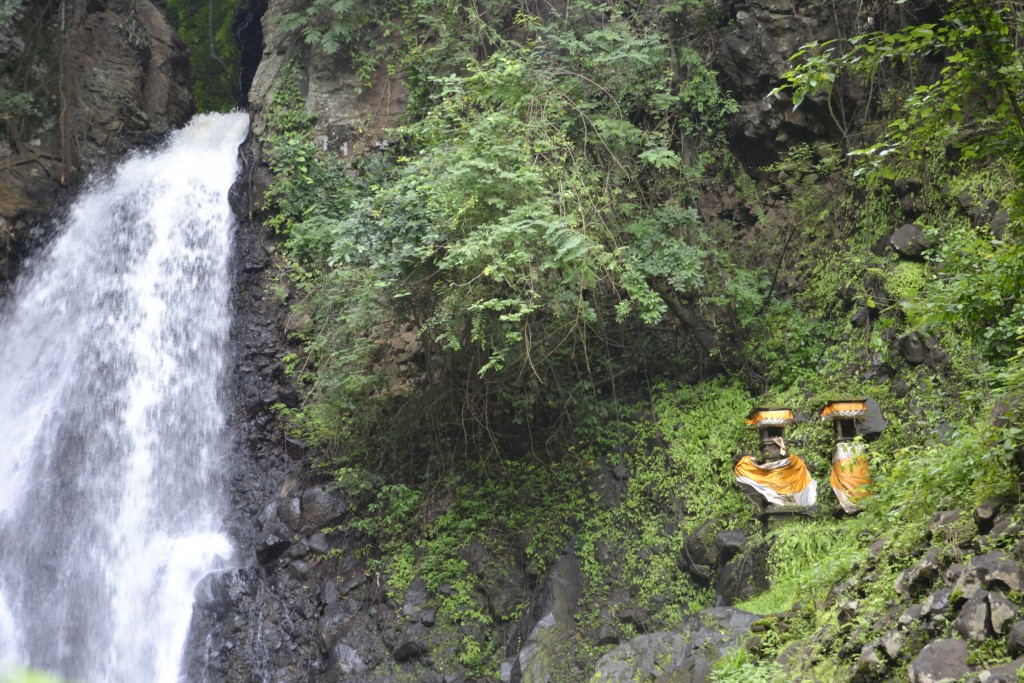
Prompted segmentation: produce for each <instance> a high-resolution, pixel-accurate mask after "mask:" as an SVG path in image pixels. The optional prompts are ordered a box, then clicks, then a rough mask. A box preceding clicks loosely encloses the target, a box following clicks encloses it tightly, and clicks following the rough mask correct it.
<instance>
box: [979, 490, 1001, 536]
mask: <svg viewBox="0 0 1024 683" xmlns="http://www.w3.org/2000/svg"><path fill="white" fill-rule="evenodd" d="M1005 505H1006V501H1005V500H1003V499H1002V498H992V499H990V500H986V501H985V502H984V503H982V504H981V505H979V506H978V507H976V508H974V515H973V516H974V523H975V525H977V527H978V533H979V534H987V533H988V532H989V531H991V530H992V526H993V525H994V524H995V519H996V515H998V514H999V511H1000V510H1002V509H1003V507H1004V506H1005Z"/></svg>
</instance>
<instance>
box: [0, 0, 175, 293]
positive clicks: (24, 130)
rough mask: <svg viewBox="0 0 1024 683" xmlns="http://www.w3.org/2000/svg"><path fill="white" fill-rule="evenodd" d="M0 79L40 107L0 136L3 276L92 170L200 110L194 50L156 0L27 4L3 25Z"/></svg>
mask: <svg viewBox="0 0 1024 683" xmlns="http://www.w3.org/2000/svg"><path fill="white" fill-rule="evenodd" d="M0 61H3V62H5V63H6V64H8V65H10V66H9V67H8V68H6V69H5V70H4V71H3V72H0V82H2V84H3V85H4V86H6V87H8V88H9V89H10V90H11V91H14V92H20V91H23V90H29V91H31V92H32V94H33V96H34V101H35V105H36V109H37V110H38V115H34V116H29V117H15V118H12V119H9V120H8V121H6V122H5V123H6V126H7V135H6V136H4V138H3V139H2V140H0V188H2V189H0V278H2V277H3V276H5V275H6V276H9V275H10V272H11V271H12V270H13V260H15V259H14V258H12V253H11V252H12V250H14V251H16V249H17V246H18V245H19V244H21V243H23V241H24V240H26V238H27V237H28V236H29V231H30V228H31V227H32V226H33V225H38V224H39V223H38V221H39V219H40V218H42V217H45V216H47V215H48V214H49V213H50V212H51V211H52V210H53V209H54V208H55V206H56V205H57V203H58V202H59V198H60V196H61V190H62V189H64V188H68V187H72V186H73V185H74V184H75V183H76V182H77V181H79V180H81V179H82V178H83V177H84V175H85V174H86V173H87V172H89V171H90V170H92V169H94V168H97V167H100V166H102V165H103V164H104V163H106V162H107V161H108V160H109V159H111V158H112V157H113V156H115V155H117V154H118V153H121V152H123V151H124V150H126V149H129V148H132V147H137V146H139V145H140V144H145V143H147V142H150V141H152V140H154V139H156V137H155V136H159V135H160V134H162V133H165V132H167V131H169V130H171V129H173V128H176V127H178V126H180V125H181V124H183V123H184V122H185V121H187V120H188V118H189V117H190V116H191V115H192V113H193V104H192V92H191V87H190V82H189V66H188V53H187V50H186V48H185V45H184V43H182V42H181V40H180V39H179V38H178V37H177V36H176V35H175V33H174V31H173V30H172V29H171V27H170V24H169V23H168V22H167V20H166V18H165V17H164V16H163V14H162V13H161V11H160V9H159V8H158V6H157V5H155V4H154V3H153V2H151V1H150V0H99V1H96V2H85V0H73V1H69V2H66V3H63V13H62V12H61V6H60V3H28V6H27V8H26V14H25V16H23V17H22V18H21V19H20V20H19V21H16V22H14V23H13V24H11V25H10V26H8V27H6V28H4V29H0Z"/></svg>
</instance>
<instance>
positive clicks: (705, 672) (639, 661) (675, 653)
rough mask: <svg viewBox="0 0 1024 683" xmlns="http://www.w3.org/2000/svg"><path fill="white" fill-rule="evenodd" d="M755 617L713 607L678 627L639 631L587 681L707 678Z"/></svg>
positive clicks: (696, 681)
mask: <svg viewBox="0 0 1024 683" xmlns="http://www.w3.org/2000/svg"><path fill="white" fill-rule="evenodd" d="M758 619H759V617H758V616H757V615H754V614H750V613H748V612H742V611H740V610H737V609H733V608H731V607H715V608H712V609H707V610H704V611H703V612H700V613H698V614H695V615H693V616H691V617H690V618H689V619H687V620H686V622H685V623H684V624H683V626H682V627H681V628H680V629H679V630H678V631H663V632H659V633H651V634H648V635H643V636H638V637H637V638H634V639H633V640H631V641H629V642H628V643H625V644H623V645H621V646H619V647H617V648H616V649H614V650H612V651H611V652H609V653H608V654H606V655H605V656H604V657H602V658H601V659H600V660H599V661H598V663H597V668H596V669H595V671H594V675H593V677H592V678H591V679H590V681H591V683H632V682H633V681H687V683H702V682H703V681H706V680H708V677H709V676H710V674H711V668H712V666H713V665H714V662H715V661H716V660H717V659H718V658H719V657H720V656H721V655H722V654H723V653H724V652H725V651H726V650H727V649H729V648H732V647H738V646H740V645H743V644H744V642H745V640H746V639H747V638H748V637H749V636H750V627H751V625H753V623H754V622H755V621H757V620H758Z"/></svg>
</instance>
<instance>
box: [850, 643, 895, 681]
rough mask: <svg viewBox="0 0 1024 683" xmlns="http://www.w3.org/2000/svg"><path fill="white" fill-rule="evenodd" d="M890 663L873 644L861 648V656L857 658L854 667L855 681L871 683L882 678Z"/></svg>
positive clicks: (853, 679)
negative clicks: (887, 662)
mask: <svg viewBox="0 0 1024 683" xmlns="http://www.w3.org/2000/svg"><path fill="white" fill-rule="evenodd" d="M888 668H889V667H888V665H887V664H886V663H885V662H884V661H883V660H882V658H881V656H879V654H878V649H877V648H876V647H875V645H873V644H868V645H865V646H864V647H863V648H861V651H860V657H858V658H857V662H856V664H854V667H853V678H852V679H851V680H852V681H853V683H871V681H878V680H881V679H882V677H883V675H884V674H885V671H886V669H888Z"/></svg>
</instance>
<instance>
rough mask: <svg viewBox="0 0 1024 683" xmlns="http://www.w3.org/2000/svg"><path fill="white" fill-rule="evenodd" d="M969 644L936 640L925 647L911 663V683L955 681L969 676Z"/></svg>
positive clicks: (950, 640) (954, 640)
mask: <svg viewBox="0 0 1024 683" xmlns="http://www.w3.org/2000/svg"><path fill="white" fill-rule="evenodd" d="M968 670H969V669H968V668H967V643H965V642H964V641H962V640H956V639H948V640H936V641H935V642H932V643H929V644H928V645H925V646H924V649H922V650H921V653H920V654H918V655H917V657H916V658H915V659H914V661H913V662H911V663H910V669H909V673H910V683H939V681H955V680H956V679H958V678H960V677H961V676H965V675H967V672H968Z"/></svg>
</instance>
